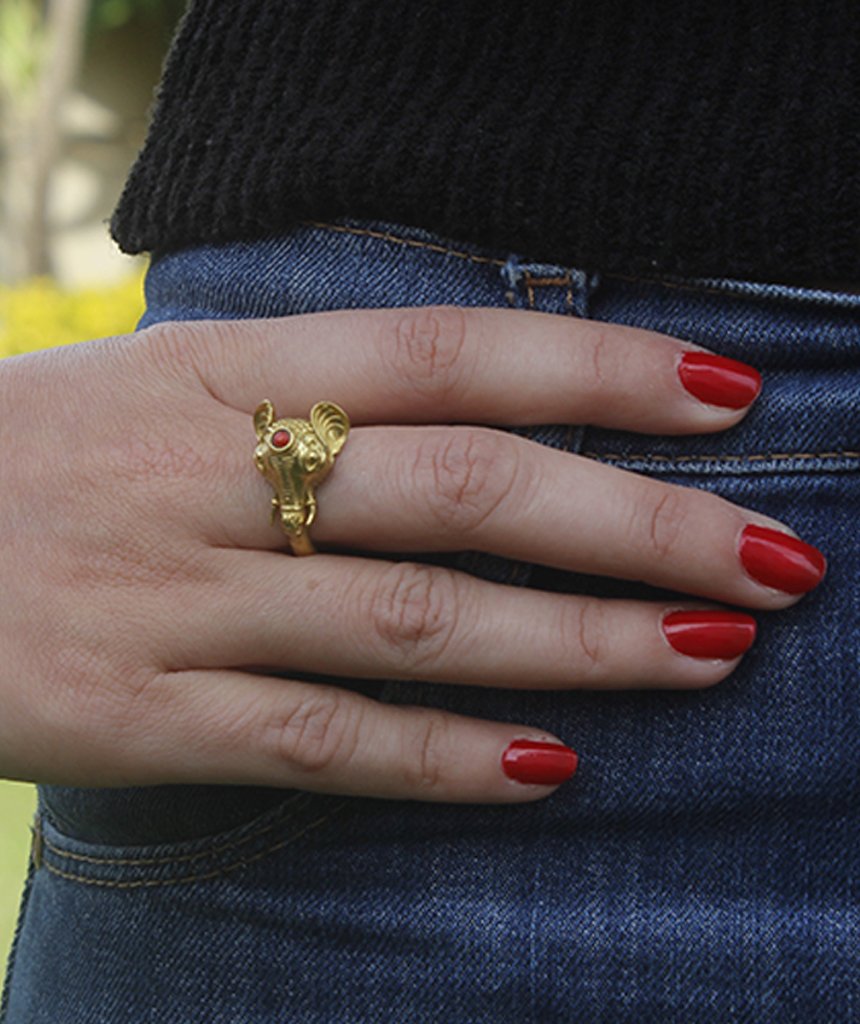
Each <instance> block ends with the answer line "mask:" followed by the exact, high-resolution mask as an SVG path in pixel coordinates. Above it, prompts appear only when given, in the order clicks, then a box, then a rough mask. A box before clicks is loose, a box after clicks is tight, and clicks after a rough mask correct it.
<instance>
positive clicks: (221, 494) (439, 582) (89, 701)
mask: <svg viewBox="0 0 860 1024" xmlns="http://www.w3.org/2000/svg"><path fill="white" fill-rule="evenodd" d="M702 351H703V350H702V349H700V348H697V347H696V346H693V345H690V344H688V343H684V342H681V341H678V340H675V339H672V338H668V337H665V336H663V335H659V334H655V333H653V332H648V331H644V330H637V329H633V328H627V327H620V326H612V325H606V324H598V323H592V322H588V321H574V320H568V319H565V318H562V317H557V316H552V315H549V314H543V313H535V312H523V311H514V310H497V309H474V308H467V309H461V308H457V307H427V308H414V309H402V308H400V309H388V310H374V311H369V310H361V311H339V312H331V313H329V312H326V313H314V314H309V315H303V316H294V317H290V318H287V319H280V320H274V319H273V320H256V321H237V322H229V323H227V322H207V323H196V324H192V323H187V324H165V325H160V326H158V327H154V328H150V329H149V330H146V331H143V332H141V333H139V334H136V335H131V336H127V337H119V338H112V339H104V340H100V341H91V342H85V343H83V344H79V345H75V346H71V347H68V348H61V349H56V350H51V351H46V352H40V353H35V354H32V355H27V356H20V357H16V358H13V359H9V360H6V361H4V362H2V363H0V407H2V409H3V421H2V431H3V452H4V455H3V487H2V489H0V541H2V543H0V572H1V573H2V579H3V600H2V615H0V664H2V665H3V673H2V678H0V707H2V718H0V775H5V776H8V777H11V778H17V779H29V780H35V781H39V782H50V783H56V784H66V785H83V786H126V785H155V784H160V783H169V782H207V783H231V784H260V785H268V786H283V787H290V788H298V789H306V790H316V791H320V792H331V793H343V794H363V795H369V796H381V797H391V798H411V799H419V800H442V801H469V802H482V803H494V802H521V801H527V800H533V799H537V798H540V797H543V796H546V795H547V794H548V793H550V792H551V791H552V789H553V786H552V785H546V784H536V783H534V782H525V783H524V782H522V781H517V779H516V778H513V777H511V776H509V774H508V773H507V771H506V770H503V766H502V756H503V753H504V752H505V751H506V749H507V748H508V746H509V744H510V743H511V742H512V741H517V740H518V741H522V740H532V741H540V742H549V743H555V744H558V743H559V742H560V741H559V740H558V739H557V738H555V737H552V736H549V735H547V734H546V733H545V732H543V731H542V730H540V729H538V728H536V727H534V726H531V725H529V724H523V725H512V724H502V723H497V722H489V721H482V720H477V719H472V718H467V717H464V716H458V715H454V714H448V713H445V712H442V711H438V710H431V709H421V708H410V707H397V706H389V705H385V704H381V703H379V702H376V701H373V700H371V699H369V698H366V697H363V696H361V695H358V694H355V693H352V692H350V691H347V690H343V689H339V688H337V687H334V686H327V685H318V684H313V683H308V682H301V681H297V680H289V679H284V678H278V677H276V676H273V675H267V674H265V673H266V670H267V669H271V670H273V671H274V670H276V669H279V668H280V669H284V668H287V669H291V670H293V671H295V672H311V673H322V674H327V675H334V676H337V675H340V676H342V677H352V678H358V677H369V678H389V677H390V678H399V679H416V680H428V681H433V682H435V681H439V682H447V683H468V684H475V685H482V686H494V687H521V688H524V689H527V688H537V687H540V688H556V689H573V688H577V687H588V688H609V687H647V686H661V687H666V686H669V687H704V686H709V685H711V684H713V683H716V682H718V681H719V680H721V679H723V678H724V677H725V676H727V675H728V674H729V673H730V672H731V671H732V670H733V669H734V668H735V667H736V665H737V664H738V661H739V657H740V655H739V654H738V653H737V652H736V653H735V655H733V656H729V657H723V658H714V657H693V656H689V655H687V654H682V653H679V651H677V650H675V649H674V648H673V646H672V645H671V644H670V642H669V641H668V639H667V636H666V633H665V632H664V630H663V628H662V625H661V623H662V620H663V618H664V617H665V615H666V614H667V612H669V611H677V610H678V608H679V604H678V603H677V602H675V603H673V604H671V605H666V604H661V603H655V602H644V601H633V600H611V601H610V600H598V599H596V598H589V597H579V596H575V595H559V594H552V593H547V592H541V591H536V590H526V589H520V588H515V587H509V586H503V585H499V584H492V583H487V582H484V581H480V580H478V579H476V578H474V577H471V576H469V575H468V574H465V573H460V572H456V571H452V570H449V569H444V568H440V567H433V566H427V565H422V564H420V563H418V562H398V561H388V560H385V559H384V558H383V557H379V556H377V557H372V558H362V557H357V556H355V555H349V554H338V553H337V548H338V546H342V547H343V548H347V549H350V550H353V551H355V550H366V551H374V552H385V551H396V552H422V551H423V552H429V551H446V550H448V551H450V550H466V549H480V550H484V551H488V552H494V553H497V554H499V555H504V556H510V557H513V558H517V559H522V560H525V561H533V562H539V563H544V564H547V565H551V566H556V567H559V568H562V569H567V570H577V571H583V572H587V573H593V574H600V575H608V576H615V577H621V578H628V579H635V580H644V581H646V582H649V583H652V584H655V585H658V586H662V587H669V588H672V589H675V590H681V591H684V592H687V593H690V594H693V595H699V596H700V597H703V598H706V599H710V600H712V601H726V602H731V603H733V604H737V605H742V606H748V607H750V608H758V609H767V610H772V609H779V608H785V607H787V606H789V605H791V604H793V603H794V602H796V601H797V600H799V597H800V593H801V592H802V591H803V590H806V589H810V588H811V587H812V586H814V585H815V584H816V583H817V582H818V580H819V579H820V577H821V575H823V571H824V563H823V558H821V556H820V555H819V553H818V552H816V551H815V549H813V548H809V547H808V546H807V545H804V544H802V543H801V542H800V541H797V540H792V538H793V537H794V535H793V534H792V533H791V532H790V531H789V530H788V528H787V527H782V526H780V524H778V523H775V522H774V521H773V520H770V519H768V518H767V517H764V516H761V515H759V514H757V513H754V512H751V511H748V510H746V509H743V508H739V507H737V506H735V505H733V504H731V503H729V502H727V501H725V500H724V499H722V498H720V497H718V496H716V495H713V494H710V493H708V492H706V491H701V490H697V489H692V488H685V487H680V486H676V485H671V484H666V483H661V482H658V481H656V480H653V479H650V478H647V477H643V476H639V475H637V474H634V473H630V472H625V471H622V470H620V469H618V468H615V467H612V466H608V465H604V464H602V463H599V462H596V461H595V460H591V459H588V458H584V457H580V456H576V455H572V454H569V453H566V452H560V451H556V450H553V449H551V448H548V447H546V446H542V445H540V444H538V443H536V442H533V441H528V440H525V439H522V438H520V437H517V436H516V435H513V434H510V433H508V432H506V431H503V430H498V429H492V428H491V427H489V426H480V425H471V426H448V425H445V424H448V423H451V422H460V423H463V422H465V423H470V424H491V423H495V424H506V425H521V424H529V423H552V422H560V423H589V424H595V425H600V426H604V427H611V428H620V429H625V430H635V431H642V432H645V433H662V434H685V433H700V432H711V431H718V430H723V429H725V428H727V427H730V426H732V425H733V424H735V423H737V422H738V421H739V420H740V419H741V418H742V417H743V416H744V414H745V411H746V409H745V408H738V409H729V408H720V407H718V406H716V405H712V404H705V403H704V402H702V401H700V400H699V399H697V398H695V397H694V396H693V395H692V394H691V393H690V392H689V391H688V390H686V389H685V387H684V386H683V385H682V382H681V379H680V378H679V373H678V369H677V368H678V363H679V360H680V358H681V356H682V354H683V353H684V352H697V353H701V352H702ZM754 393H755V389H754V388H753V389H752V391H751V392H750V395H749V398H750V400H751V399H752V398H753V397H754ZM263 398H270V399H271V400H272V401H273V403H274V406H275V409H276V410H277V414H278V415H279V416H300V417H307V415H308V411H309V409H310V407H311V405H312V404H313V403H314V402H316V401H319V400H323V399H325V400H331V401H334V402H337V403H338V404H339V405H341V406H343V408H344V409H346V411H347V412H348V414H349V416H350V419H351V421H352V427H353V429H352V431H351V433H350V435H349V439H348V441H347V444H346V446H345V447H344V449H343V451H342V452H341V453H340V455H339V456H338V459H337V463H336V465H335V467H334V469H333V471H332V473H331V475H330V476H329V477H328V479H327V480H326V481H325V482H324V483H322V484H321V485H320V488H319V491H318V494H317V497H318V499H319V514H318V516H317V519H316V522H315V523H314V526H313V528H312V531H311V533H312V536H313V539H314V542H315V543H316V544H317V545H319V547H320V553H318V554H316V555H312V556H311V557H307V558H297V557H294V556H293V555H291V554H288V553H286V552H287V551H288V544H287V539H286V537H285V536H284V534H283V533H282V532H281V530H280V528H279V527H278V526H277V525H276V526H270V525H269V503H270V500H271V497H272V493H271V490H270V488H269V487H268V485H267V484H266V482H265V481H264V480H263V479H262V477H261V476H260V474H259V473H258V472H257V470H256V469H255V467H254V465H253V450H254V447H255V444H256V437H255V433H254V428H253V422H252V413H253V410H254V409H255V408H256V406H257V405H258V404H259V402H260V401H261V400H262V399H263ZM409 424H412V425H409ZM415 424H425V425H423V426H418V425H415ZM749 524H758V525H759V526H765V527H766V528H768V529H771V528H776V529H777V530H778V531H781V532H779V533H777V534H775V535H772V534H770V533H764V534H762V535H761V537H762V538H763V539H761V538H759V539H758V540H756V539H755V538H753V540H752V541H751V542H750V541H749V539H748V540H747V548H748V550H746V551H745V560H746V567H745V565H744V563H743V562H742V560H741V558H740V556H739V546H740V544H741V541H742V534H743V531H744V528H745V527H747V526H748V525H749ZM744 536H746V537H747V538H748V536H749V535H748V534H747V535H744ZM774 538H776V539H777V540H778V539H779V538H785V539H786V541H787V543H788V546H789V548H790V549H791V550H789V551H788V556H789V563H790V564H789V563H787V570H786V571H787V573H788V574H787V575H786V574H785V573H783V574H782V575H780V571H779V565H778V564H777V567H776V570H774V569H773V566H771V569H768V566H767V564H766V563H765V562H762V561H761V559H759V560H758V562H756V560H755V556H756V554H757V553H758V554H761V552H762V551H764V552H765V555H766V554H767V551H768V550H771V551H773V550H776V549H774V548H773V544H772V542H773V540H774ZM705 539H706V542H703V540H705ZM768 545H770V548H769V547H768ZM751 556H752V557H751ZM792 560H793V562H792ZM792 564H793V566H794V569H793V570H792V569H791V565H792ZM751 572H752V573H754V574H755V575H757V576H758V577H759V579H763V580H764V581H765V583H762V582H759V581H758V580H757V579H756V578H754V575H751ZM792 572H793V573H794V575H792ZM774 573H775V574H774ZM780 587H783V588H784V590H790V591H792V592H790V593H787V592H784V590H781V589H779V588H780ZM687 607H688V608H690V609H703V608H707V607H708V605H707V604H706V603H703V602H701V601H698V602H690V603H689V605H688V606H687ZM734 617H735V618H737V614H736V615H735V616H734ZM743 618H744V619H745V620H746V617H743ZM753 631H754V621H753V620H751V619H749V620H748V621H743V622H741V623H740V625H739V626H738V627H737V630H736V634H737V637H739V643H738V651H742V650H743V649H745V648H746V646H748V644H749V642H751V639H752V636H753ZM676 642H677V637H676ZM699 653H702V652H701V651H699ZM571 739H572V740H573V741H574V742H575V739H576V737H572V738H571ZM513 749H514V750H517V749H518V748H517V747H515V748H513ZM523 756H524V755H523V754H522V752H520V767H521V768H522V766H523V764H524V763H526V762H524V761H523ZM510 763H511V755H510V754H509V755H508V757H507V759H506V764H507V765H508V769H509V770H510ZM557 763H558V764H560V765H561V766H562V768H566V769H568V770H569V769H571V768H572V767H573V763H572V760H571V757H570V755H565V754H564V752H563V751H560V752H558V762H557ZM560 774H561V775H564V774H566V771H562V772H561V773H560ZM532 777H534V776H532ZM525 778H529V776H528V774H526V775H525ZM556 781H558V780H557V779H556Z"/></svg>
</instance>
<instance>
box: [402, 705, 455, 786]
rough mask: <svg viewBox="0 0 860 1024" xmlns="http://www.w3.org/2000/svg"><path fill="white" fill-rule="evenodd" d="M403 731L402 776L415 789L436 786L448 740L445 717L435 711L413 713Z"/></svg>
mask: <svg viewBox="0 0 860 1024" xmlns="http://www.w3.org/2000/svg"><path fill="white" fill-rule="evenodd" d="M412 717H414V718H415V721H414V724H413V725H411V726H410V727H409V728H407V729H406V730H405V732H404V737H403V739H404V757H403V763H404V778H405V780H406V782H407V784H408V785H409V786H411V787H414V788H415V789H421V790H428V789H430V790H432V789H436V788H438V786H439V785H440V783H441V782H442V779H443V778H444V775H445V766H446V764H447V762H448V754H447V751H448V745H449V741H450V736H449V730H450V726H449V724H448V719H447V718H446V716H445V715H444V714H443V713H441V712H438V711H422V712H420V713H418V714H417V715H416V714H413V716H412Z"/></svg>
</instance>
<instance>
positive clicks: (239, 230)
mask: <svg viewBox="0 0 860 1024" xmlns="http://www.w3.org/2000/svg"><path fill="white" fill-rule="evenodd" d="M858 12H860V9H858V6H857V3H856V0H826V2H822V0H811V2H806V3H797V2H785V3H773V2H764V0H763V2H746V3H734V2H731V3H714V2H713V0H708V2H702V0H677V2H659V0H654V2H643V0H629V2H618V0H556V2H550V0H543V2H536V0H534V2H533V0H519V2H509V0H457V2H453V0H452V2H450V3H445V2H442V0H436V2H433V0H194V2H193V3H192V5H191V9H190V11H189V13H188V14H187V15H186V17H185V19H184V21H183V23H182V25H181V27H180V31H179V33H178V36H177V39H176V40H175V42H174V46H173V48H172V50H171V53H170V55H169V57H168V60H167V64H166V67H165V73H164V77H163V81H162V84H161V87H160V92H159V97H158V101H157V103H156V107H155V112H154V117H153V123H152V125H151V129H150V133H149V137H148V139H147V142H146V145H145V146H144V149H143V151H142V153H141V155H140V156H139V158H138V160H137V162H136V163H135V165H134V167H133V168H132V171H131V173H130V177H129V179H128V181H127V183H126V187H125V190H124V192H123V195H122V198H121V200H120V203H119V206H118V208H117V210H116V212H115V214H114V217H113V220H112V225H111V227H112V231H113V234H114V237H115V238H116V240H117V242H118V243H119V245H120V246H121V248H122V249H124V250H125V251H127V252H140V251H145V250H153V251H165V250H170V249H176V248H179V247H184V246H189V245H193V244H196V243H202V242H217V241H226V240H236V239H243V238H256V237H261V236H266V235H270V234H273V233H277V232H280V231H283V230H286V229H289V228H290V227H291V226H293V225H295V224H296V223H297V222H298V221H300V220H303V219H321V220H326V219H330V218H333V217H337V216H340V215H346V216H352V217H373V218H379V219H384V220H390V221H397V222H402V223H407V224H412V225H416V226H419V227H424V228H428V229H431V230H434V231H437V232H441V233H443V234H446V235H448V236H450V237H452V238H455V239H460V240H464V241H471V242H474V243H478V244H482V245H487V246H492V247H501V248H505V249H510V250H514V251H518V252H520V253H524V254H526V255H528V256H529V257H532V258H535V259H543V260H546V261H548V262H560V263H564V264H569V265H574V266H582V267H586V268H592V269H602V270H604V271H607V272H610V271H614V272H617V273H634V274H646V275H650V276H653V275H654V274H659V273H670V274H671V273H681V274H687V275H697V276H698V275H726V276H734V277H748V278H752V279H758V280H777V281H784V280H792V279H795V278H797V279H803V278H809V277H813V278H817V279H822V280H828V279H830V280H847V281H858V282H860V138H858V132H860V13H858Z"/></svg>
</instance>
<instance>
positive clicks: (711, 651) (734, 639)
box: [662, 611, 756, 658]
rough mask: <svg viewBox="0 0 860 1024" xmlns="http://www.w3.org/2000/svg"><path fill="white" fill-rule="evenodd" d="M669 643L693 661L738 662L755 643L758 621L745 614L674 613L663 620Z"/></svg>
mask: <svg viewBox="0 0 860 1024" xmlns="http://www.w3.org/2000/svg"><path fill="white" fill-rule="evenodd" d="M662 626H663V632H664V633H665V634H666V639H667V640H668V641H669V643H670V644H671V645H672V646H673V647H674V648H675V650H676V651H678V652H679V653H681V654H686V655H689V657H691V658H737V657H738V655H741V654H743V653H744V652H745V651H748V650H749V649H750V647H751V646H752V642H753V640H755V632H756V621H755V619H754V618H753V617H752V616H751V615H744V613H743V612H728V611H688V612H671V613H670V614H669V615H667V616H666V617H665V618H664V619H663V623H662Z"/></svg>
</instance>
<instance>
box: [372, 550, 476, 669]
mask: <svg viewBox="0 0 860 1024" xmlns="http://www.w3.org/2000/svg"><path fill="white" fill-rule="evenodd" d="M457 590H458V588H457V583H456V574H455V573H454V572H453V571H452V570H449V569H442V568H435V567H431V566H427V565H422V564H421V563H418V562H398V563H396V564H395V565H393V566H392V567H391V568H390V569H389V570H388V571H387V572H385V573H384V574H383V577H382V579H381V580H380V581H379V583H378V585H377V586H376V588H375V589H374V590H373V592H372V594H371V602H370V615H369V619H370V624H371V629H372V631H373V635H374V636H375V637H377V638H378V639H379V640H380V641H381V644H382V648H383V656H384V657H385V658H386V659H387V660H389V661H391V662H393V667H395V668H396V669H397V670H399V671H403V669H415V668H417V667H418V666H420V665H426V664H427V663H428V662H432V661H434V660H436V659H438V658H439V656H440V655H441V654H442V653H443V652H444V651H445V649H446V648H447V647H448V645H449V644H450V642H451V638H452V636H453V634H454V630H455V629H456V625H457V620H458V617H459V595H458V593H457Z"/></svg>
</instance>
